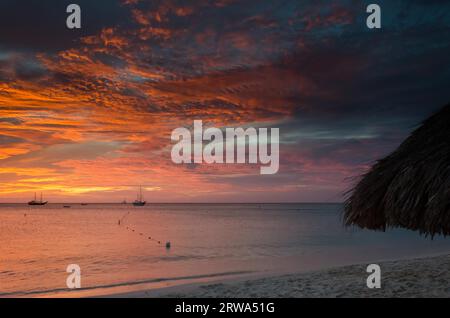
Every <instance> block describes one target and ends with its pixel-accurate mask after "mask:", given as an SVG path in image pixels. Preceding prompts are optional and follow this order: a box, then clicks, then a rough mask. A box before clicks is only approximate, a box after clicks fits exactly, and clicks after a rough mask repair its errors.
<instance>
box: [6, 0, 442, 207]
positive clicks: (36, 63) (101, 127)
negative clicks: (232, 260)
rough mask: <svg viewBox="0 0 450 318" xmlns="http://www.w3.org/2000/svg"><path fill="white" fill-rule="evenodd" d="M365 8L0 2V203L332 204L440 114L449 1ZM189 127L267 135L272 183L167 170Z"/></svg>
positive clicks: (209, 168)
mask: <svg viewBox="0 0 450 318" xmlns="http://www.w3.org/2000/svg"><path fill="white" fill-rule="evenodd" d="M373 2H374V1H300V0H285V1H281V0H280V1H267V0H241V1H238V0H218V1H210V0H191V1H173V0H167V1H155V0H152V1H144V0H108V1H87V0H77V1H75V0H71V1H65V0H48V1H40V0H28V1H23V0H21V1H17V0H2V1H1V2H0V202H26V201H27V200H29V199H32V198H33V196H34V192H41V191H42V192H44V196H45V198H46V199H48V200H50V202H120V201H122V200H124V199H126V200H129V201H131V200H133V199H134V198H135V195H136V192H137V187H138V186H139V185H142V186H143V188H144V193H145V194H144V195H145V199H146V200H147V201H148V202H340V201H342V200H343V197H344V193H345V192H346V191H348V190H349V189H351V186H352V184H354V183H355V180H357V178H358V176H360V175H361V174H362V173H364V172H365V171H367V169H368V168H369V167H370V166H371V165H372V164H373V163H374V162H376V160H378V159H380V158H382V157H383V156H385V155H387V154H389V153H390V152H391V151H393V150H394V149H395V148H396V147H397V146H398V145H399V144H400V143H401V142H402V140H404V138H406V137H407V136H408V134H409V133H410V132H411V131H412V130H413V129H414V128H416V127H417V126H418V125H419V124H420V122H421V121H423V120H424V119H425V118H426V117H428V116H429V115H430V114H432V113H433V112H435V111H437V110H438V109H439V108H440V107H442V106H443V105H444V104H446V103H448V102H449V101H450V90H449V87H448V84H449V83H450V36H449V34H450V3H449V2H447V3H445V2H444V1H419V0H409V1H392V0H390V1H376V3H378V4H379V5H380V6H381V9H382V28H381V29H379V30H370V29H368V28H367V27H366V18H367V13H366V12H365V11H366V7H367V5H368V4H370V3H373ZM70 3H77V4H79V5H80V6H81V8H82V29H81V30H69V29H67V28H66V26H65V20H66V17H67V14H66V13H65V11H66V6H67V5H69V4H70ZM194 120H203V122H204V123H205V124H206V125H207V126H214V127H219V128H224V127H250V126H251V127H267V128H279V129H280V170H279V172H278V173H277V174H275V175H260V170H259V166H254V165H238V164H235V165H205V164H190V165H175V164H174V163H173V162H172V160H171V157H170V151H171V148H172V146H173V142H171V140H170V136H171V132H172V130H173V129H175V128H178V127H191V126H192V124H193V121H194Z"/></svg>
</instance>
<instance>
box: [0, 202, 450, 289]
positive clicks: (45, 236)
mask: <svg viewBox="0 0 450 318" xmlns="http://www.w3.org/2000/svg"><path fill="white" fill-rule="evenodd" d="M65 206H66V207H65ZM342 209H343V205H342V204H339V203H336V204H330V203H327V204H322V203H291V204H149V205H147V206H145V207H133V206H132V205H126V204H88V205H81V204H69V205H68V204H49V205H46V206H42V207H29V206H27V205H24V204H0V297H88V296H105V295H117V294H123V293H128V292H136V291H138V292H139V291H144V290H153V289H155V290H157V289H160V288H165V287H174V286H175V287H176V286H178V285H186V284H187V285H188V284H197V283H205V282H215V281H223V280H233V279H242V278H246V277H249V278H250V277H258V276H266V275H276V274H284V273H299V272H308V271H315V270H320V269H325V268H331V267H335V266H344V265H350V264H360V263H361V264H365V263H376V262H380V261H383V260H398V259H408V258H417V257H427V256H433V255H440V254H448V253H450V239H449V238H443V237H435V238H434V239H433V240H432V239H431V238H429V237H428V238H427V237H424V236H420V235H419V234H418V233H417V232H412V231H407V230H402V229H392V230H388V231H387V232H375V231H369V230H361V229H357V228H353V227H350V228H346V227H344V226H343V222H342ZM71 265H75V266H76V267H77V268H79V274H80V275H79V276H77V277H79V278H80V286H81V288H80V289H69V288H68V286H69V285H68V284H67V280H68V278H69V276H71V275H72V274H73V273H72V272H68V271H67V270H68V268H70V266H71ZM72 268H73V266H72ZM76 273H78V272H76ZM71 277H73V276H71ZM72 287H73V286H72Z"/></svg>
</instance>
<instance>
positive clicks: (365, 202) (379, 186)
mask: <svg viewBox="0 0 450 318" xmlns="http://www.w3.org/2000/svg"><path fill="white" fill-rule="evenodd" d="M350 194H351V195H350V197H349V198H348V199H347V200H346V202H345V209H344V222H345V224H346V225H347V226H349V225H357V226H360V227H362V228H367V229H374V230H383V231H384V230H386V228H390V227H402V228H407V229H411V230H417V231H420V232H421V233H423V234H426V235H431V236H434V235H436V234H443V235H450V104H449V105H447V106H445V107H444V108H443V109H442V110H440V111H439V112H438V113H436V114H434V115H433V116H431V117H430V118H429V119H427V120H426V121H425V122H424V123H423V124H422V126H421V127H420V128H418V129H417V130H415V131H414V132H413V133H412V134H411V136H410V137H409V138H408V139H406V140H405V141H404V142H403V143H402V144H401V145H400V147H399V148H398V149H397V150H396V151H395V152H393V153H392V154H391V155H389V156H388V157H386V158H384V159H382V160H380V161H378V162H377V163H376V164H375V165H374V166H373V167H372V169H371V170H370V171H369V172H368V173H367V174H365V175H364V176H363V177H362V179H361V180H360V181H359V183H358V184H357V185H356V186H355V188H354V189H353V190H352V191H350Z"/></svg>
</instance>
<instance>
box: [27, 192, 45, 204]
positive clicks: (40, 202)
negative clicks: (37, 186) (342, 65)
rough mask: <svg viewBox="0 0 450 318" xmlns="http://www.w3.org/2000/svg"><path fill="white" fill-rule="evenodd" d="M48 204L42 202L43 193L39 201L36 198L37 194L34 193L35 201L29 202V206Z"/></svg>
mask: <svg viewBox="0 0 450 318" xmlns="http://www.w3.org/2000/svg"><path fill="white" fill-rule="evenodd" d="M47 203H48V202H47V201H43V200H42V193H41V199H40V200H39V201H38V200H37V198H36V192H35V193H34V200H32V201H30V202H28V205H46V204H47Z"/></svg>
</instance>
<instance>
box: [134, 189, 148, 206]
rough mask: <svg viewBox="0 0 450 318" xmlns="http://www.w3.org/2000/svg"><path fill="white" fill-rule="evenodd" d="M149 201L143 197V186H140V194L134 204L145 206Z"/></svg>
mask: <svg viewBox="0 0 450 318" xmlns="http://www.w3.org/2000/svg"><path fill="white" fill-rule="evenodd" d="M146 203H147V202H146V201H144V200H143V198H142V187H139V194H138V197H137V199H136V201H134V202H133V205H134V206H144V205H145V204H146Z"/></svg>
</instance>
